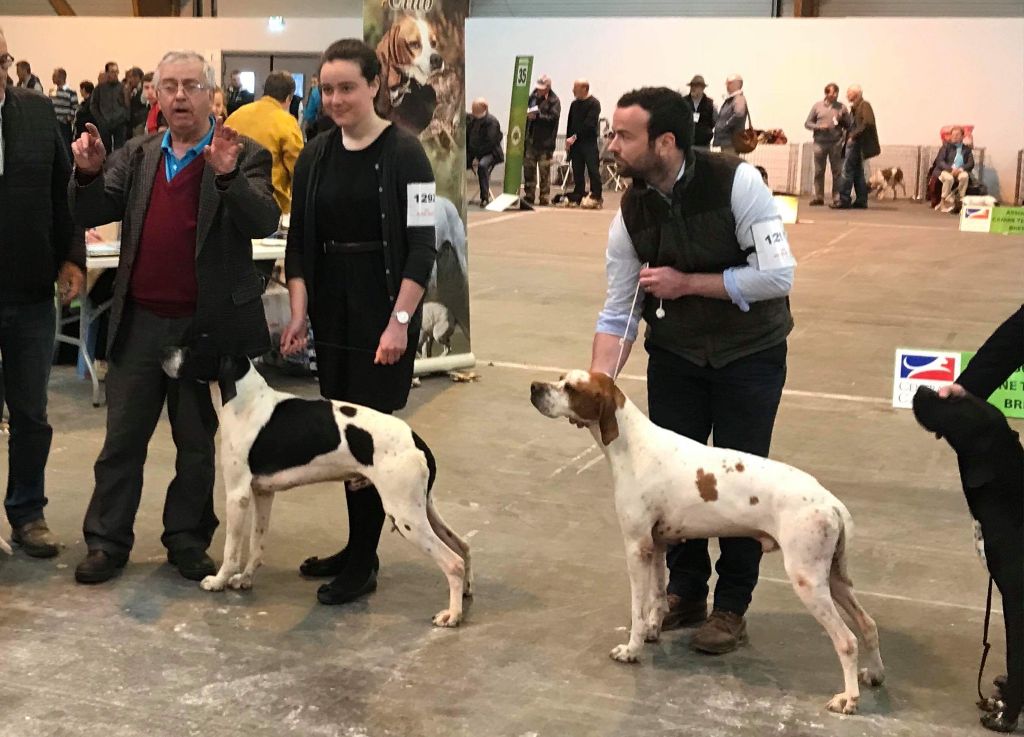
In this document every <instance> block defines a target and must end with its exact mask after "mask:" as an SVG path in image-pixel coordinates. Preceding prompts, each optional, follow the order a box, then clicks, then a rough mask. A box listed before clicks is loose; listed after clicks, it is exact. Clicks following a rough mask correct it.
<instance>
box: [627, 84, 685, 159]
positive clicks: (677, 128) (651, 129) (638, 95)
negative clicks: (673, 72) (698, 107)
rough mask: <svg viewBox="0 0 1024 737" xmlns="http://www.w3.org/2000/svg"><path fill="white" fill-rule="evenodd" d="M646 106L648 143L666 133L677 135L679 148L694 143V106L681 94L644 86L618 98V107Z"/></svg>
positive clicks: (650, 143)
mask: <svg viewBox="0 0 1024 737" xmlns="http://www.w3.org/2000/svg"><path fill="white" fill-rule="evenodd" d="M634 105H636V106H637V107H640V108H643V109H644V110H646V111H647V113H648V115H650V116H651V117H650V120H648V121H647V139H648V143H649V145H653V144H654V139H655V138H657V137H658V136H660V135H662V134H664V133H671V134H672V135H673V136H675V138H676V148H680V149H682V150H683V151H689V150H690V148H691V147H692V146H693V109H692V108H691V107H690V105H688V104H687V102H686V100H685V99H684V98H683V96H682V95H681V94H679V93H678V92H676V91H675V90H670V89H669V88H668V87H641V88H640V89H638V90H632V91H631V92H627V93H626V94H624V95H623V96H622V97H620V98H619V102H618V106H619V107H633V106H634Z"/></svg>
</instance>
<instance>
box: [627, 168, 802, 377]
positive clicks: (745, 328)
mask: <svg viewBox="0 0 1024 737" xmlns="http://www.w3.org/2000/svg"><path fill="white" fill-rule="evenodd" d="M741 163H743V162H742V161H741V160H740V159H739V158H737V157H735V156H726V155H721V154H713V153H708V152H705V151H693V152H691V153H690V155H689V157H688V158H687V161H686V170H685V172H684V174H683V178H682V179H680V180H679V181H678V182H676V186H675V190H674V191H673V194H672V203H671V204H669V203H668V201H666V200H665V198H664V197H663V196H662V195H661V194H660V193H658V192H657V191H656V190H655V189H653V188H651V187H648V186H646V185H645V184H644V183H643V182H639V181H637V182H635V183H634V185H633V186H632V187H630V188H629V191H627V192H626V194H625V195H624V196H623V198H622V218H623V221H624V222H625V225H626V230H627V231H628V232H629V237H630V239H632V241H633V247H634V248H635V249H636V253H637V256H638V257H639V258H640V263H649V264H650V265H651V266H652V267H655V266H671V267H673V268H675V269H678V270H679V271H682V272H685V273H688V274H697V273H705V274H721V273H722V272H723V271H725V270H726V269H728V268H729V267H731V266H745V265H746V263H747V256H748V255H749V253H750V251H752V250H753V249H752V248H750V249H747V250H746V251H744V250H743V249H742V248H741V246H740V244H739V241H737V239H736V220H735V218H734V217H733V214H732V204H731V202H732V183H733V178H734V177H735V175H736V168H737V167H738V166H739V165H740V164H741ZM658 305H659V300H657V299H655V298H653V297H648V298H647V299H646V300H645V301H644V310H643V317H644V320H645V321H646V322H647V341H648V342H649V343H650V344H651V345H654V346H657V347H659V348H663V349H665V350H668V351H671V352H672V353H675V354H676V355H679V356H682V357H683V358H685V359H686V360H688V361H691V362H692V363H695V364H697V365H698V366H706V365H708V364H710V365H711V366H713V367H714V368H719V367H721V366H724V365H726V364H728V363H730V362H732V361H735V360H736V359H737V358H743V357H744V356H749V355H751V354H753V353H757V352H758V351H762V350H765V349H766V348H771V347H772V346H774V345H778V344H779V343H781V342H782V341H783V340H785V339H786V336H787V335H789V332H790V331H791V330H792V329H793V317H792V315H791V314H790V312H789V300H788V298H785V297H780V298H778V299H769V300H764V301H761V302H752V303H751V304H750V311H749V312H742V311H741V310H740V309H739V308H738V307H737V306H736V305H734V304H733V303H732V302H730V301H728V300H721V299H712V298H708V297H694V296H686V297H682V298H680V299H674V300H665V302H664V308H665V317H663V318H660V319H659V318H658V317H657V315H656V314H655V310H657V309H658Z"/></svg>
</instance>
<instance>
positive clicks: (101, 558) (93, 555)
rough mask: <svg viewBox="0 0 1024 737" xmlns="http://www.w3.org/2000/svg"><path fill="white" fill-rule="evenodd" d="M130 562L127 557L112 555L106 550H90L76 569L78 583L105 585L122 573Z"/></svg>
mask: <svg viewBox="0 0 1024 737" xmlns="http://www.w3.org/2000/svg"><path fill="white" fill-rule="evenodd" d="M127 562H128V556H127V555H111V554H110V553H108V552H107V551H106V550H90V551H89V554H88V555H86V556H85V558H84V559H83V560H82V562H81V563H79V564H78V565H77V566H76V567H75V580H76V581H78V583H103V582H104V581H109V580H110V579H112V578H113V577H114V576H116V575H117V574H119V573H120V572H121V569H122V568H124V566H125V564H126V563H127Z"/></svg>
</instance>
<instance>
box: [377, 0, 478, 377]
mask: <svg viewBox="0 0 1024 737" xmlns="http://www.w3.org/2000/svg"><path fill="white" fill-rule="evenodd" d="M468 12H469V0H364V4H363V38H364V40H365V41H366V43H368V44H369V45H370V46H371V47H372V48H374V49H376V51H377V58H378V59H379V60H380V64H381V75H380V82H381V85H380V91H379V92H378V94H377V100H376V106H377V112H378V113H379V114H380V115H382V116H383V117H385V118H388V119H389V120H391V121H392V122H393V123H395V125H399V126H401V127H403V128H405V129H406V130H409V131H411V132H412V133H413V134H415V135H416V136H417V137H419V140H420V143H422V144H423V149H424V150H425V151H426V153H427V157H428V158H429V159H430V163H431V165H432V166H433V169H434V178H435V180H436V182H437V206H436V208H435V213H436V223H435V227H436V229H437V265H436V267H435V271H434V274H433V275H432V276H431V280H430V284H429V285H428V287H427V293H426V295H425V296H424V300H423V329H422V332H421V335H420V346H419V354H418V358H417V362H416V371H417V373H427V372H431V371H440V370H447V369H453V368H460V367H465V366H471V365H473V363H474V361H475V359H474V358H473V354H472V353H471V352H470V341H469V274H468V251H467V239H466V205H465V181H466V89H465V86H466V85H465V80H466V43H465V41H466V15H467V14H468Z"/></svg>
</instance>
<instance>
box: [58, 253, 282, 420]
mask: <svg viewBox="0 0 1024 737" xmlns="http://www.w3.org/2000/svg"><path fill="white" fill-rule="evenodd" d="M285 243H286V241H285V240H284V239H282V238H262V239H255V240H253V242H252V260H253V261H277V260H278V259H281V258H284V249H285ZM120 253H121V242H120V241H104V242H102V243H90V244H88V245H87V246H86V259H85V265H86V268H87V269H89V270H90V271H91V270H99V271H102V270H104V269H116V268H117V264H118V262H119V261H120ZM83 291H84V287H83ZM58 299H59V298H58ZM112 301H113V300H107V301H106V302H104V303H102V304H100V305H96V306H93V304H92V302H91V301H90V300H89V296H88V294H82V295H81V296H80V297H79V303H80V305H81V308H80V310H79V314H78V337H77V338H73V337H71V336H68V335H61V326H62V325H64V324H65V323H67V322H69V321H71V320H73V319H75V318H67V319H62V318H61V310H60V302H59V301H58V303H57V341H58V342H60V343H67V344H69V345H73V346H76V347H77V348H78V351H79V355H80V356H81V357H82V361H83V363H85V368H86V371H87V372H88V374H89V378H90V380H91V381H92V406H93V407H99V406H100V404H101V401H100V381H99V377H98V376H97V375H96V365H95V362H94V359H93V357H92V356H91V355H90V353H89V343H88V340H87V338H88V335H89V326H90V325H91V324H92V322H93V321H94V320H95V319H96V318H97V317H98V316H99V315H101V314H103V312H104V311H105V310H108V309H110V305H111V302H112Z"/></svg>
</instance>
